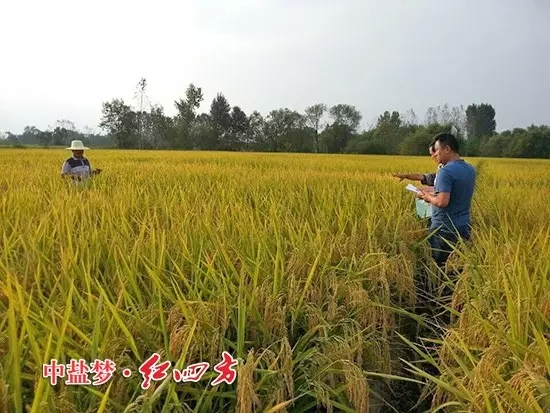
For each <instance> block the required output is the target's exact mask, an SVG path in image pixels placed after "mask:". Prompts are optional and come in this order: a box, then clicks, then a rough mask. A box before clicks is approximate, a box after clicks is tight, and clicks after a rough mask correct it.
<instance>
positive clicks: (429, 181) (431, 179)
mask: <svg viewBox="0 0 550 413" xmlns="http://www.w3.org/2000/svg"><path fill="white" fill-rule="evenodd" d="M435 176H436V175H435V174H424V175H422V179H421V180H420V182H421V183H422V184H424V185H427V186H434V185H435Z"/></svg>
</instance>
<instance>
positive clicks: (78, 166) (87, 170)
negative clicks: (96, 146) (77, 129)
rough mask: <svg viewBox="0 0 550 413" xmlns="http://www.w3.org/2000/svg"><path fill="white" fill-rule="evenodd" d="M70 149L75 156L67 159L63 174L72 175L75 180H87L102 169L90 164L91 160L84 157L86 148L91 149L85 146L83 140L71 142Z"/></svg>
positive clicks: (63, 175)
mask: <svg viewBox="0 0 550 413" xmlns="http://www.w3.org/2000/svg"><path fill="white" fill-rule="evenodd" d="M66 149H69V150H71V151H72V152H73V156H71V157H70V158H69V159H67V160H66V161H65V162H64V163H63V166H62V167H61V176H62V177H65V176H70V177H72V179H73V182H77V181H82V180H86V179H87V178H89V177H90V176H91V175H97V174H99V173H100V172H101V169H99V168H98V169H94V170H92V167H91V165H90V161H88V159H87V158H86V157H84V150H85V149H89V148H87V147H85V146H84V144H83V143H82V141H80V140H74V141H72V142H71V146H70V147H69V148H66Z"/></svg>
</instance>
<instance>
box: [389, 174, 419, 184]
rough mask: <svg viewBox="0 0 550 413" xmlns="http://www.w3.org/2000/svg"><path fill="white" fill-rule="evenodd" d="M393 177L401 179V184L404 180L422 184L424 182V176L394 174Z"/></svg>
mask: <svg viewBox="0 0 550 413" xmlns="http://www.w3.org/2000/svg"><path fill="white" fill-rule="evenodd" d="M392 176H394V177H396V178H399V182H401V181H402V180H403V179H408V180H410V181H421V182H422V180H423V179H424V174H392Z"/></svg>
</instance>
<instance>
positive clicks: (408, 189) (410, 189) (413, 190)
mask: <svg viewBox="0 0 550 413" xmlns="http://www.w3.org/2000/svg"><path fill="white" fill-rule="evenodd" d="M405 189H406V190H407V191H411V192H421V191H420V189H418V188H417V187H416V186H414V185H412V184H408V185H407V186H406V187H405Z"/></svg>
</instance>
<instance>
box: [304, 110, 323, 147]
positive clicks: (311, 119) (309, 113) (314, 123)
mask: <svg viewBox="0 0 550 413" xmlns="http://www.w3.org/2000/svg"><path fill="white" fill-rule="evenodd" d="M326 110H327V106H326V105H325V104H324V103H317V104H315V105H313V106H310V107H308V108H306V110H305V120H306V125H307V126H309V127H311V128H312V129H313V130H314V131H315V134H314V143H315V152H317V153H319V127H320V125H321V119H322V117H323V115H324V114H325V112H326Z"/></svg>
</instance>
